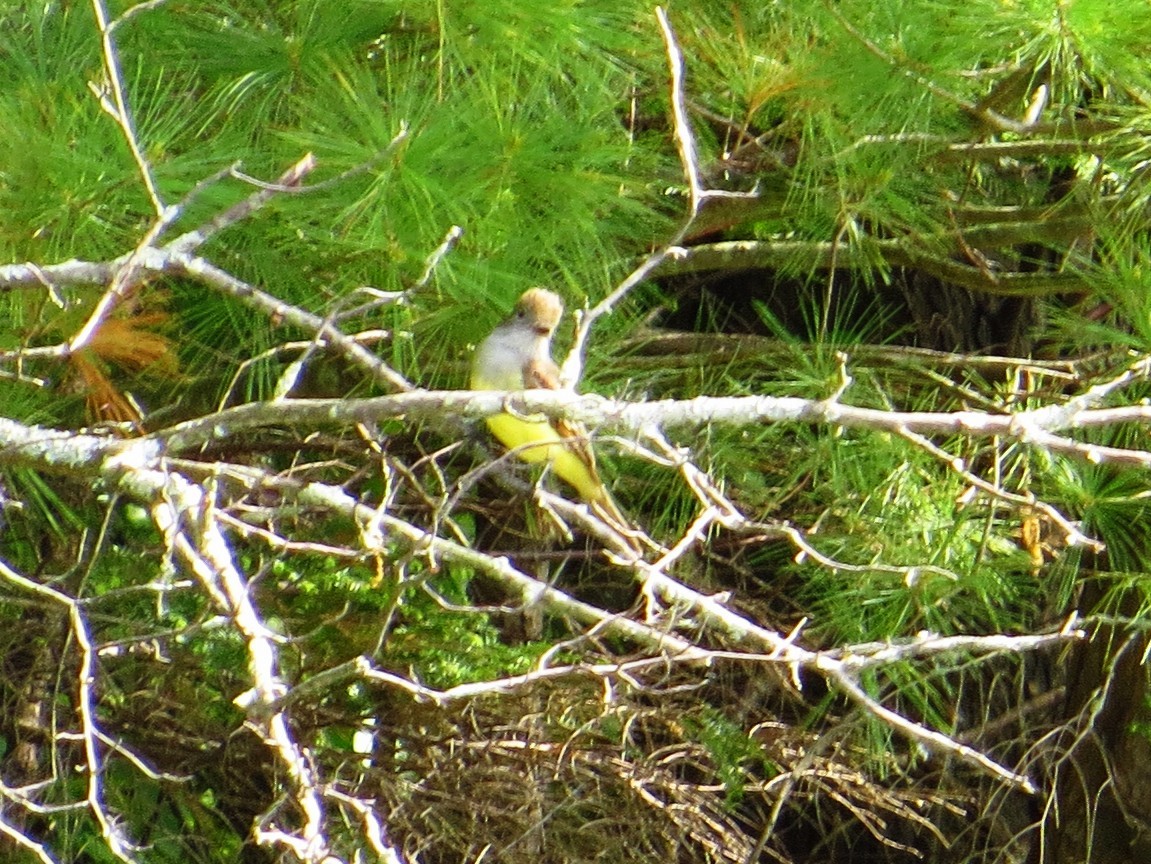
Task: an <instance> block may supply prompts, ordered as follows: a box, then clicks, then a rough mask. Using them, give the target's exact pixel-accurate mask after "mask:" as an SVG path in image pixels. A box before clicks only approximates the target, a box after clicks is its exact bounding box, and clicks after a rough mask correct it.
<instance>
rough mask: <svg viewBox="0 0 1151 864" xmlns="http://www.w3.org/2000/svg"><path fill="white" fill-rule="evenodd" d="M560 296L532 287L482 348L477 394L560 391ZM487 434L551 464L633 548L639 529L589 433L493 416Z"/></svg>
mask: <svg viewBox="0 0 1151 864" xmlns="http://www.w3.org/2000/svg"><path fill="white" fill-rule="evenodd" d="M563 312H564V304H563V300H561V299H560V296H559V295H558V294H556V293H555V292H554V291H549V290H548V289H546V288H529V289H528V290H527V291H525V292H524V293H523V294H522V295H521V296H520V298H519V300H518V301H517V302H516V305H515V309H514V310H513V312H512V314H511V316H510V317H509V318H507V319H506V320H505V321H503V322H502V323H500V324H499V325H498V326H496V328H495V329H494V330H493V331H492V332H491V334H490V335H489V336H488V337H487V338H486V339H484V341H483V342H481V343H480V345H479V347H478V348H477V349H476V352H475V355H474V357H473V361H472V375H471V386H472V389H473V390H531V389H542V390H562V389H564V388H563V385H562V384H561V383H560V371H559V367H558V366H556V364H555V361H553V360H552V336H553V335H555V330H556V327H557V326H559V323H560V320H561V319H562V318H563ZM487 426H488V429H490V430H491V432H492V434H493V435H495V437H496V438H497V439H498V440H499V442H500V443H501V444H503V445H504V446H505V447H507V448H508V449H509V450H511V451H512V452H513V453H514V454H515V455H516V456H517V457H518V458H520V459H522V460H523V461H525V462H547V463H549V464H550V465H551V470H552V472H553V473H555V475H556V476H557V477H559V478H560V479H561V480H563V481H564V482H566V483H567V484H568V485H570V486H571V487H572V488H574V489H575V491H576V492H577V493H578V494H579V497H580V498H581V499H583V500H584V501H585V502H587V504H588V505H589V506H590V507H591V509H592V511H593V512H594V513H596V515H598V516H599V517H600V518H601V519H603V520H604V521H605V522H607V523H609V524H610V525H611V526H612V527H613V528H615V529H616V530H617V531H618V532H620V534H622V536H623V537H624V539H625V540H626V541H628V545H630V546H632V547H633V548H635V547H636V545H637V544H636V543H635V534H636V532H635V529H634V528H633V527H632V525H631V523H630V521H629V520H628V519H627V517H625V516H624V514H623V512H622V511H621V510H620V508H619V506H618V505H617V504H616V503H615V499H614V498H613V497H612V495H611V493H610V492H609V491H608V489H607V486H605V485H604V482H603V480H602V479H600V475H599V471H598V470H597V469H596V464H595V454H594V453H593V452H592V448H591V443H590V441H589V439H588V435H587V431H586V430H585V429H584V428H583V427H582V426H581V425H580V424H578V423H573V422H571V421H568V420H563V419H552V418H549V417H545V416H543V415H531V416H525V415H521V414H511V413H507V412H505V413H502V414H493V415H492V416H490V417H488V418H487Z"/></svg>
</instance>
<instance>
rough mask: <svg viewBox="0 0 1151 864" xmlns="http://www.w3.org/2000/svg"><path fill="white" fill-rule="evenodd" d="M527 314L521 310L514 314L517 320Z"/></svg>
mask: <svg viewBox="0 0 1151 864" xmlns="http://www.w3.org/2000/svg"><path fill="white" fill-rule="evenodd" d="M527 314H528V313H527V312H525V311H524V310H523V309H520V310H519V311H517V312H516V317H517V318H526V317H527Z"/></svg>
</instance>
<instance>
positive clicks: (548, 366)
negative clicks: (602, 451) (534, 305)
mask: <svg viewBox="0 0 1151 864" xmlns="http://www.w3.org/2000/svg"><path fill="white" fill-rule="evenodd" d="M523 374H524V388H525V389H527V390H532V389H538V390H562V389H563V387H562V386H561V385H560V370H559V367H558V366H556V364H555V363H554V362H553V361H552V360H551V359H550V358H540V357H536V358H532V359H531V360H529V361H528V362H527V363H525V364H524V370H523ZM551 423H552V426H554V427H555V430H556V431H557V432H559V433H560V437H561V438H564V439H566V442H567V445H568V447H570V448H571V450H572V452H573V453H575V454H576V455H577V456H579V458H580V461H582V462H583V463H584V464H586V465H587V466H588V467H589V468H591V473H592V476H593V477H595V478H596V480H599V473H598V472H597V471H596V468H595V454H594V453H593V452H592V449H591V442H590V441H588V434H587V429H585V428H584V426H583V424H582V423H573V422H572V421H570V420H564V419H563V418H558V419H555V420H552V421H551Z"/></svg>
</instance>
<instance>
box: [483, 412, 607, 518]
mask: <svg viewBox="0 0 1151 864" xmlns="http://www.w3.org/2000/svg"><path fill="white" fill-rule="evenodd" d="M487 423H488V428H489V429H491V430H492V434H493V435H495V436H496V438H498V439H499V441H500V443H501V444H503V445H504V446H505V447H507V448H508V449H509V450H514V451H515V455H516V456H517V457H518V458H520V459H523V460H524V461H525V462H550V463H551V467H552V470H553V471H554V472H555V473H556V475H557V476H559V478H560V479H561V480H564V481H566V482H568V483H570V484H571V485H572V486H574V487H575V490H576V492H578V493H579V495H580V497H581V498H583V499H584V500H585V501H589V502H590V501H598V500H600V499H601V498H602V497H603V494H604V493H603V486H602V484H601V483H600V481H599V479H598V478H597V477H596V476H595V474H594V473H593V469H592V468H590V467H589V466H588V465H587V464H586V463H585V462H584V461H583V460H582V459H581V458H580V457H579V456H577V455H576V454H575V453H573V452H572V450H571V448H570V447H569V446H568V445H566V444H565V443H564V439H563V436H561V435H560V434H559V432H557V431H556V429H555V427H554V426H552V424H551V423H550V422H548V421H547V420H546V419H543V420H528V419H525V418H523V417H515V416H513V415H511V414H496V415H495V416H493V417H489V418H488V419H487Z"/></svg>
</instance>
